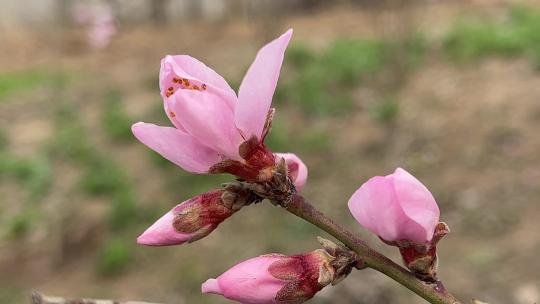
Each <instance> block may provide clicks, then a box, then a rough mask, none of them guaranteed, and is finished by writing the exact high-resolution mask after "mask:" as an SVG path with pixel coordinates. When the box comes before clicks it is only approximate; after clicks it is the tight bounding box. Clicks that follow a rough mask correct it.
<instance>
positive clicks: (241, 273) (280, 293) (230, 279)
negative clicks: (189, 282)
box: [201, 249, 334, 304]
mask: <svg viewBox="0 0 540 304" xmlns="http://www.w3.org/2000/svg"><path fill="white" fill-rule="evenodd" d="M332 259H333V258H332V257H331V256H330V255H328V253H326V251H324V250H322V249H318V250H315V251H312V252H309V253H305V254H299V255H293V256H286V255H281V254H268V255H262V256H259V257H256V258H252V259H249V260H247V261H244V262H242V263H240V264H238V265H236V266H234V267H233V268H231V269H229V270H228V271H226V272H225V273H223V274H222V275H220V276H219V277H217V278H216V279H209V280H207V281H206V282H205V283H204V284H202V288H201V289H202V292H203V293H214V294H220V295H223V296H224V297H225V298H227V299H230V300H234V301H238V302H240V303H244V304H270V303H282V304H286V303H302V302H304V301H307V300H309V299H310V298H312V297H313V296H314V295H315V293H317V292H318V291H319V290H321V289H322V288H323V287H324V286H326V285H328V284H330V283H331V281H332V278H333V276H334V268H333V267H332V266H331V265H330V262H331V261H332Z"/></svg>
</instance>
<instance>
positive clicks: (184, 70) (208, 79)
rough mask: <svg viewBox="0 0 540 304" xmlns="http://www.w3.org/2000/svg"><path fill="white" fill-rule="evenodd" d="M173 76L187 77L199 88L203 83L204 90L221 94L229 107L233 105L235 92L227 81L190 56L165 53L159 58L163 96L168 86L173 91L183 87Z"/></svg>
mask: <svg viewBox="0 0 540 304" xmlns="http://www.w3.org/2000/svg"><path fill="white" fill-rule="evenodd" d="M174 78H185V79H188V80H189V81H190V83H191V84H192V85H198V86H199V87H200V88H202V85H203V84H204V85H205V87H206V90H208V91H210V92H212V93H213V94H216V95H220V96H223V97H224V98H225V99H226V100H227V101H228V102H230V104H229V105H230V106H231V108H234V106H235V103H236V93H235V92H234V90H233V89H231V87H230V86H229V84H228V83H227V81H226V80H225V79H224V78H223V77H221V75H219V74H218V73H216V72H215V71H214V70H213V69H211V68H209V67H208V66H206V65H205V64H204V63H202V62H200V61H199V60H197V59H195V58H193V57H191V56H187V55H175V56H171V55H167V56H165V58H163V59H162V60H161V69H160V71H159V87H160V90H161V93H162V96H163V97H164V98H166V95H165V93H166V92H167V90H168V88H170V87H172V88H173V89H174V91H177V89H178V88H185V86H184V85H181V84H179V83H178V82H175V81H173V79H174Z"/></svg>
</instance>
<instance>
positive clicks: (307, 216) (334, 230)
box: [285, 194, 461, 304]
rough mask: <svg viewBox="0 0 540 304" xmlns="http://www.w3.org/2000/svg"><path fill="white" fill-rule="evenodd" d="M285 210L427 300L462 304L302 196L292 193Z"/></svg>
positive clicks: (437, 284) (441, 303)
mask: <svg viewBox="0 0 540 304" xmlns="http://www.w3.org/2000/svg"><path fill="white" fill-rule="evenodd" d="M285 209H286V210H287V211H289V212H290V213H292V214H294V215H296V216H298V217H300V218H303V219H304V220H306V221H308V222H310V223H312V224H313V225H315V226H317V227H319V228H321V229H322V230H324V231H326V232H328V233H329V234H330V235H332V236H334V237H335V238H336V239H338V240H339V241H341V242H342V243H343V244H345V246H347V247H349V248H350V249H351V250H353V251H355V252H356V253H357V254H358V256H359V257H360V259H361V260H362V261H363V262H364V264H365V266H367V267H370V268H372V269H375V270H377V271H379V272H382V273H384V274H385V275H387V276H388V277H390V278H392V279H394V280H395V281H396V282H398V283H400V284H401V285H403V286H405V287H407V288H408V289H410V290H411V291H413V292H414V293H416V294H417V295H419V296H421V297H422V298H424V299H426V300H427V301H428V302H430V303H433V304H461V302H460V301H459V300H458V299H457V298H455V297H454V296H453V295H452V294H450V293H449V292H448V291H447V290H446V289H445V288H444V286H443V285H442V282H440V281H437V282H436V283H433V284H430V283H426V282H423V281H421V280H419V279H418V278H416V277H415V276H414V275H413V274H412V273H411V272H409V271H407V270H406V269H404V268H403V267H401V266H399V265H398V264H396V263H394V262H393V261H391V260H390V259H388V258H387V257H386V256H384V255H382V254H381V253H379V252H377V251H375V250H373V249H372V248H371V247H369V246H368V245H367V244H366V243H365V242H364V241H363V240H361V239H360V238H358V237H357V236H356V235H354V234H353V233H351V232H349V231H348V230H347V229H345V228H343V227H342V226H341V225H339V224H337V223H335V222H334V221H332V220H331V219H330V218H329V217H327V216H326V215H325V214H323V213H322V212H320V211H319V210H317V209H316V208H315V207H314V206H313V205H311V204H310V203H309V202H308V201H307V200H306V199H304V197H302V196H301V195H299V194H293V196H292V198H291V201H290V202H289V203H288V204H286V205H285Z"/></svg>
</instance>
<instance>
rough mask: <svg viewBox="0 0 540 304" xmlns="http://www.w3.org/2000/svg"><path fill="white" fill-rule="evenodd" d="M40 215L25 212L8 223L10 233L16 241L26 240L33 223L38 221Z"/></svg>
mask: <svg viewBox="0 0 540 304" xmlns="http://www.w3.org/2000/svg"><path fill="white" fill-rule="evenodd" d="M37 217H38V214H37V213H35V212H31V211H28V210H27V211H23V212H22V213H20V214H17V215H16V216H14V217H13V218H12V219H10V220H9V221H8V232H9V234H10V235H11V236H12V237H13V238H15V239H21V238H24V237H25V236H26V235H27V234H28V232H29V231H30V230H31V228H32V223H33V222H34V221H35V220H37Z"/></svg>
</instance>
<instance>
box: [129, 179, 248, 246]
mask: <svg viewBox="0 0 540 304" xmlns="http://www.w3.org/2000/svg"><path fill="white" fill-rule="evenodd" d="M234 190H238V189H236V188H234V189H233V188H229V189H217V190H212V191H209V192H206V193H203V194H201V195H198V196H195V197H193V198H191V199H189V200H187V201H185V202H183V203H181V204H179V205H177V206H176V207H174V208H173V209H172V210H171V211H169V212H167V213H166V214H165V215H164V216H163V217H161V218H160V219H159V220H158V221H157V222H155V223H154V224H153V225H152V226H150V227H149V228H148V229H147V230H146V231H145V232H144V233H143V234H141V236H139V237H138V238H137V243H139V244H141V245H148V246H168V245H180V244H183V243H185V242H194V241H196V240H199V239H201V238H203V237H205V236H207V235H208V234H210V233H211V232H212V231H214V229H216V228H217V226H218V225H219V224H221V222H223V221H224V220H226V219H227V218H228V217H230V216H231V215H233V214H234V213H235V212H236V211H238V210H239V209H240V208H241V207H242V206H245V205H248V204H250V203H252V202H253V201H254V200H255V199H256V197H254V196H253V195H251V194H250V193H249V192H247V191H234Z"/></svg>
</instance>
